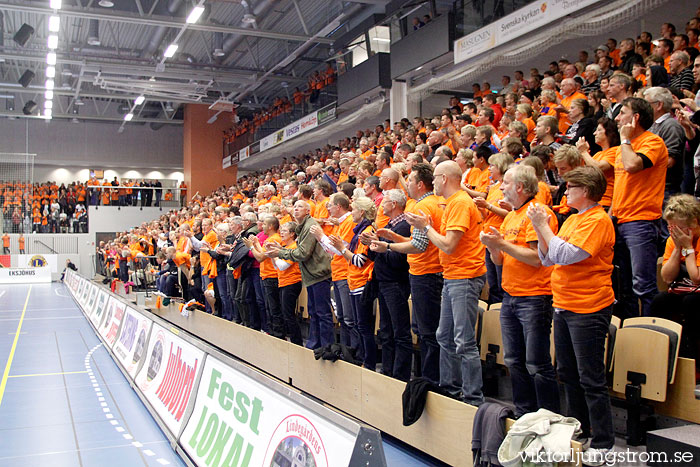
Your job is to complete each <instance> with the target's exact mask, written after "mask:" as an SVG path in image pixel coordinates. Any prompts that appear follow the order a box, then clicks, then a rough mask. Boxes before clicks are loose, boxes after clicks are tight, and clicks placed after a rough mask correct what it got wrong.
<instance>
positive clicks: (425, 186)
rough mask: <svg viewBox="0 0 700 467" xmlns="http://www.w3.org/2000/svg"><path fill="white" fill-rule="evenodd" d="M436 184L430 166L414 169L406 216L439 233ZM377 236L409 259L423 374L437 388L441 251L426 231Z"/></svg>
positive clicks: (383, 232)
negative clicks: (427, 221)
mask: <svg viewBox="0 0 700 467" xmlns="http://www.w3.org/2000/svg"><path fill="white" fill-rule="evenodd" d="M433 180H434V178H433V171H432V169H431V167H430V165H429V164H426V163H418V164H415V165H414V166H413V168H412V169H411V174H410V175H409V176H408V181H407V184H406V188H407V190H408V193H409V195H410V196H411V198H413V201H414V203H413V206H412V207H410V208H409V207H407V208H406V211H405V212H406V213H407V214H408V213H409V212H410V213H413V214H421V215H423V214H425V215H428V216H429V217H430V219H431V225H432V226H433V228H437V229H439V228H440V225H441V223H442V214H443V209H442V206H441V204H440V203H441V202H442V200H441V198H439V197H438V196H435V194H434V193H433ZM377 235H378V236H379V237H383V238H386V239H388V240H391V241H392V242H394V243H392V244H391V251H395V252H398V253H403V254H406V255H408V257H407V259H408V266H409V270H408V272H409V274H408V281H409V284H410V286H411V302H412V303H413V318H414V321H415V325H416V326H417V328H418V336H419V343H420V352H421V366H422V368H421V370H422V371H421V374H422V375H423V377H425V378H428V379H429V380H431V381H432V382H433V383H435V384H438V383H439V381H440V347H439V345H438V342H437V338H436V332H437V329H438V324H439V322H440V301H441V291H442V287H443V284H444V282H443V278H442V265H441V264H440V258H439V255H438V248H437V246H435V245H434V244H432V243H430V240H429V239H428V237H427V235H426V233H425V231H422V230H420V229H416V228H414V229H412V231H411V237H410V238H404V237H401V236H399V235H396V234H395V232H393V231H392V230H390V229H379V230H377ZM373 243H374V242H373ZM376 247H377V246H376V245H375V248H376Z"/></svg>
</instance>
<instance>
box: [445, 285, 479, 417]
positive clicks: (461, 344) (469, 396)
mask: <svg viewBox="0 0 700 467" xmlns="http://www.w3.org/2000/svg"><path fill="white" fill-rule="evenodd" d="M485 276H486V275H483V276H479V277H474V278H472V279H445V285H444V286H443V287H442V306H441V307H440V325H439V326H438V330H437V333H436V337H437V341H438V344H440V386H442V387H443V388H445V389H446V390H447V391H449V392H452V393H454V394H455V395H457V394H459V393H460V388H461V397H462V399H463V400H464V402H466V403H468V404H472V405H476V406H479V405H481V404H482V403H483V402H484V395H483V394H482V392H481V386H482V380H481V358H480V356H479V349H478V348H477V347H476V336H475V333H474V327H475V325H476V317H477V313H478V308H479V295H481V289H483V287H484V283H485V282H486V277H485Z"/></svg>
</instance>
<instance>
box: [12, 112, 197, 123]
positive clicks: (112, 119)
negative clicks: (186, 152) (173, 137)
mask: <svg viewBox="0 0 700 467" xmlns="http://www.w3.org/2000/svg"><path fill="white" fill-rule="evenodd" d="M0 117H17V118H31V119H35V120H46V119H45V118H44V117H41V116H39V115H24V114H23V113H22V112H19V113H18V112H2V111H0ZM52 117H53V118H54V119H56V118H61V119H68V120H70V119H73V118H77V119H78V120H90V121H96V122H119V123H122V122H123V121H124V117H123V116H122V115H119V116H116V117H103V116H99V115H74V114H53V116H52ZM130 123H166V124H169V125H182V123H183V121H182V120H170V119H167V118H141V117H134V118H133V120H131V122H130Z"/></svg>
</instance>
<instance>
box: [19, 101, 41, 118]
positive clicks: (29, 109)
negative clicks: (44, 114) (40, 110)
mask: <svg viewBox="0 0 700 467" xmlns="http://www.w3.org/2000/svg"><path fill="white" fill-rule="evenodd" d="M37 107H38V106H37V105H36V102H34V101H27V103H26V104H24V108H23V109H22V113H23V114H24V115H31V114H33V113H34V112H35V111H36V108H37Z"/></svg>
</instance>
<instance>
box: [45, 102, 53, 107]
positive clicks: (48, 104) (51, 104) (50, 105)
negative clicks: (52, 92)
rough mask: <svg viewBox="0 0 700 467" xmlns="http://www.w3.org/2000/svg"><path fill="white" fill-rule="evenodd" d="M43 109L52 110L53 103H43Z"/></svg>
mask: <svg viewBox="0 0 700 467" xmlns="http://www.w3.org/2000/svg"><path fill="white" fill-rule="evenodd" d="M44 108H45V109H53V101H44Z"/></svg>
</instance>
